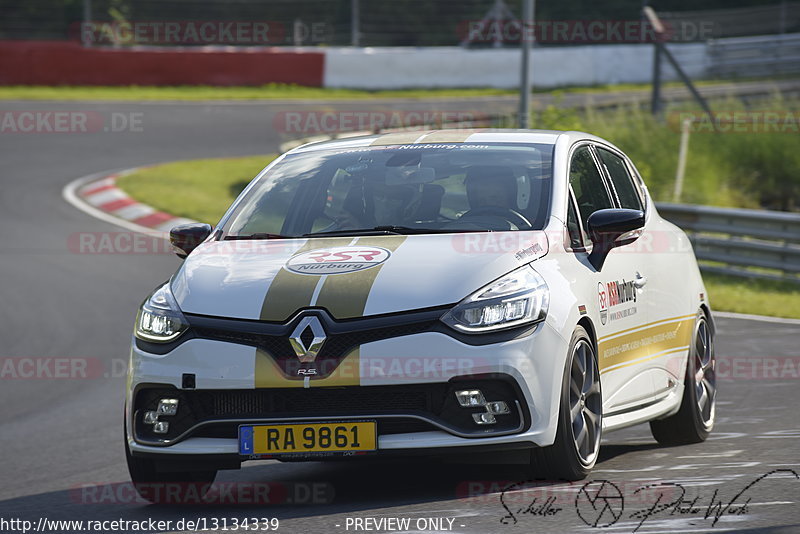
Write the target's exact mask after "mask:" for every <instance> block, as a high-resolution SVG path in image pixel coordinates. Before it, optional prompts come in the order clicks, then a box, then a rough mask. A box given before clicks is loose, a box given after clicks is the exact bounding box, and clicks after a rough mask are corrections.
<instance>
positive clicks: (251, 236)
mask: <svg viewBox="0 0 800 534" xmlns="http://www.w3.org/2000/svg"><path fill="white" fill-rule="evenodd" d="M291 238H292V236H289V235H281V234H269V233H266V232H259V233H255V234H245V235H226V236H225V237H223V238H222V239H223V240H225V241H232V240H235V239H291Z"/></svg>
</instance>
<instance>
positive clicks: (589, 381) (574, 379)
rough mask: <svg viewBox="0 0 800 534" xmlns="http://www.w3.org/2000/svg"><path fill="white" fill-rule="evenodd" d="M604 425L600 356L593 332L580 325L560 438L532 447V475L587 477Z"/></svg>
mask: <svg viewBox="0 0 800 534" xmlns="http://www.w3.org/2000/svg"><path fill="white" fill-rule="evenodd" d="M581 369H583V373H581ZM602 426H603V396H602V391H601V389H600V371H599V369H598V367H597V357H596V356H595V350H594V345H593V344H592V341H591V338H590V337H589V334H588V333H587V332H586V330H585V329H584V328H583V327H580V326H578V327H577V328H575V332H573V334H572V339H571V340H570V344H569V353H568V359H567V364H566V369H565V370H564V379H563V380H562V386H561V403H560V407H559V411H558V429H557V431H556V440H555V442H554V443H553V445H550V446H549V447H538V448H534V449H532V450H531V462H530V471H531V473H530V474H531V476H533V477H534V478H548V479H552V480H582V479H584V478H586V477H587V476H588V475H589V473H590V472H591V470H592V467H594V464H595V462H596V461H597V456H598V453H599V451H600V437H601V433H602ZM576 432H577V433H578V434H577V435H578V438H576ZM584 432H585V434H584Z"/></svg>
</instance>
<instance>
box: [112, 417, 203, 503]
mask: <svg viewBox="0 0 800 534" xmlns="http://www.w3.org/2000/svg"><path fill="white" fill-rule="evenodd" d="M125 426H126V427H127V421H126V424H125ZM125 459H126V460H127V463H128V473H130V477H131V482H133V487H134V488H136V493H138V494H139V496H140V497H141V498H143V499H145V500H146V501H148V502H151V503H153V504H203V502H202V498H203V496H204V495H205V494H206V493H208V490H209V488H210V487H211V484H213V483H214V479H215V478H216V477H217V471H216V470H210V471H176V472H172V471H170V472H162V471H159V470H158V469H157V468H156V462H155V460H153V459H151V458H138V457H136V456H133V455H132V454H131V451H130V448H129V447H128V435H127V430H126V432H125Z"/></svg>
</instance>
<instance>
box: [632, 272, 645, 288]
mask: <svg viewBox="0 0 800 534" xmlns="http://www.w3.org/2000/svg"><path fill="white" fill-rule="evenodd" d="M646 283H647V277H646V276H642V275H641V274H639V273H636V280H634V281H633V285H634V286H635V287H636V289H642V288H643V287H644V285H645V284H646Z"/></svg>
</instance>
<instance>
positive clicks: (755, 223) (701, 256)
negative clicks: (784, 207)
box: [657, 203, 800, 283]
mask: <svg viewBox="0 0 800 534" xmlns="http://www.w3.org/2000/svg"><path fill="white" fill-rule="evenodd" d="M657 208H658V211H659V213H660V214H661V215H662V217H664V218H665V219H667V220H669V221H671V222H672V223H674V224H676V225H677V226H679V227H681V228H682V229H683V230H684V231H685V232H686V233H687V234H688V235H689V239H690V240H691V242H692V245H693V246H694V250H695V255H696V256H697V259H698V260H699V261H700V267H701V269H703V270H704V271H708V272H718V273H723V274H733V275H737V276H745V277H748V278H767V279H774V280H784V281H791V282H796V283H800V214H794V213H783V212H775V211H764V210H746V209H731V208H715V207H710V206H692V205H687V204H669V203H659V204H657ZM709 262H711V263H709Z"/></svg>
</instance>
